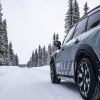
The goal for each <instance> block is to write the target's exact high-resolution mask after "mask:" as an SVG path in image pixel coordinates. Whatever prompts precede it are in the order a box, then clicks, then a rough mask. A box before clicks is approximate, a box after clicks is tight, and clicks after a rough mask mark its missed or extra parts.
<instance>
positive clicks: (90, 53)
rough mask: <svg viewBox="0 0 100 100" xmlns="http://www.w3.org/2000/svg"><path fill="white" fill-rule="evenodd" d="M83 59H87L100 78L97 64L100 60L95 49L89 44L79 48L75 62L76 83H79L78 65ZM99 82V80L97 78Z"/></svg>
mask: <svg viewBox="0 0 100 100" xmlns="http://www.w3.org/2000/svg"><path fill="white" fill-rule="evenodd" d="M83 57H87V58H88V59H89V60H90V61H91V63H92V65H93V70H94V73H95V76H96V78H97V76H98V73H97V72H98V71H97V70H98V65H97V63H98V62H99V59H98V57H97V55H96V53H95V52H94V50H93V48H92V47H91V46H89V45H87V44H83V45H81V46H80V47H79V49H78V51H77V53H76V56H75V61H74V76H75V82H77V68H78V63H79V61H80V60H81V59H82V58H83ZM97 80H98V78H97Z"/></svg>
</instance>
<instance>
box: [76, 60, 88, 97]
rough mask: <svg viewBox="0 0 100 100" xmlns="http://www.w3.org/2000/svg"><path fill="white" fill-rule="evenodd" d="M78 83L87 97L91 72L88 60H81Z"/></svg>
mask: <svg viewBox="0 0 100 100" xmlns="http://www.w3.org/2000/svg"><path fill="white" fill-rule="evenodd" d="M78 85H79V88H80V92H81V93H82V95H84V96H85V97H87V94H88V92H89V87H90V73H89V68H88V64H87V63H86V62H81V63H80V65H79V70H78Z"/></svg>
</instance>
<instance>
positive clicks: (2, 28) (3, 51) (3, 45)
mask: <svg viewBox="0 0 100 100" xmlns="http://www.w3.org/2000/svg"><path fill="white" fill-rule="evenodd" d="M1 11H2V6H1V3H0V59H2V61H3V65H8V63H9V62H8V37H7V24H6V20H3V21H2V15H3V14H2V12H1Z"/></svg>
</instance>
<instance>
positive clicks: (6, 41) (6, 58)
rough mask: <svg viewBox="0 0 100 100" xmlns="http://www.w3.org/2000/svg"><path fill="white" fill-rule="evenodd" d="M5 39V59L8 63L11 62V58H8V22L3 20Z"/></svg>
mask: <svg viewBox="0 0 100 100" xmlns="http://www.w3.org/2000/svg"><path fill="white" fill-rule="evenodd" d="M3 38H4V39H3V40H4V44H3V45H4V59H5V61H6V65H8V64H9V59H8V36H7V24H6V20H4V21H3Z"/></svg>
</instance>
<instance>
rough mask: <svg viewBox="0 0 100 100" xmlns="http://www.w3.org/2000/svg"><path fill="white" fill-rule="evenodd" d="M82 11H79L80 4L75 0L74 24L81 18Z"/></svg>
mask: <svg viewBox="0 0 100 100" xmlns="http://www.w3.org/2000/svg"><path fill="white" fill-rule="evenodd" d="M79 18H80V13H79V6H78V2H77V0H74V3H73V25H74V24H75V23H76V22H77V21H78V20H79Z"/></svg>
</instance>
